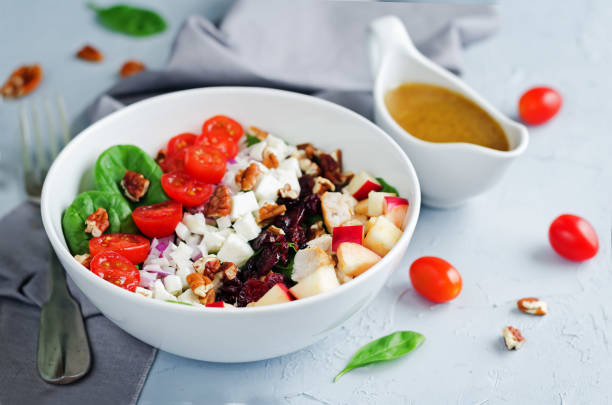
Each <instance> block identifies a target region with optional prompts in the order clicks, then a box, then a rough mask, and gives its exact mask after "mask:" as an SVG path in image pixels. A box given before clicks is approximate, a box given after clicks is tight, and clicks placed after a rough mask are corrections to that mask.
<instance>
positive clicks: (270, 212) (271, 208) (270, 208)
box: [257, 204, 287, 224]
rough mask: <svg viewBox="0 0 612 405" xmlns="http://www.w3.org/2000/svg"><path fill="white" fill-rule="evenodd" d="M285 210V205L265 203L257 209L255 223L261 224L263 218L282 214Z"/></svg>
mask: <svg viewBox="0 0 612 405" xmlns="http://www.w3.org/2000/svg"><path fill="white" fill-rule="evenodd" d="M285 211H287V207H285V205H284V204H283V205H278V204H265V205H264V206H263V207H261V208H260V209H259V211H257V223H258V224H262V223H263V222H264V221H265V220H267V219H270V218H274V217H277V216H279V215H283V214H284V213H285Z"/></svg>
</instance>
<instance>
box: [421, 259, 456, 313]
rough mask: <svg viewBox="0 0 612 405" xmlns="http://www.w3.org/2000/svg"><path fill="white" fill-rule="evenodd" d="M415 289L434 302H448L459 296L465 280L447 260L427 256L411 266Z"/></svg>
mask: <svg viewBox="0 0 612 405" xmlns="http://www.w3.org/2000/svg"><path fill="white" fill-rule="evenodd" d="M410 280H411V281H412V286H413V287H414V289H415V290H416V291H417V292H418V293H419V294H421V295H422V296H423V297H425V298H427V299H428V300H430V301H433V302H446V301H450V300H452V299H453V298H455V297H457V295H459V293H460V292H461V287H462V285H463V282H462V280H461V274H459V272H458V271H457V269H455V268H454V267H453V266H452V265H451V264H450V263H449V262H447V261H446V260H443V259H440V258H439V257H433V256H425V257H421V258H420V259H417V260H415V261H414V263H412V265H411V266H410Z"/></svg>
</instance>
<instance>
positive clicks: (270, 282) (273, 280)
mask: <svg viewBox="0 0 612 405" xmlns="http://www.w3.org/2000/svg"><path fill="white" fill-rule="evenodd" d="M264 283H266V285H267V286H268V288H272V287H274V286H275V285H276V284H278V283H283V284H285V276H283V275H282V274H280V273H275V272H273V271H271V272H269V273H268V274H267V275H266V278H265V279H264Z"/></svg>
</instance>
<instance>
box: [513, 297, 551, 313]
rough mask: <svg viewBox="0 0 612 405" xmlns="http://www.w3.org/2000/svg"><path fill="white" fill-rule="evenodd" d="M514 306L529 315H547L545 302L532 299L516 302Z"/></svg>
mask: <svg viewBox="0 0 612 405" xmlns="http://www.w3.org/2000/svg"><path fill="white" fill-rule="evenodd" d="M516 306H517V307H518V309H519V310H520V311H521V312H524V313H526V314H530V315H546V314H547V313H548V308H547V305H546V301H542V300H539V299H537V298H533V297H529V298H522V299H520V300H518V301H517V303H516Z"/></svg>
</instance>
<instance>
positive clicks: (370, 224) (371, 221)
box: [364, 217, 378, 235]
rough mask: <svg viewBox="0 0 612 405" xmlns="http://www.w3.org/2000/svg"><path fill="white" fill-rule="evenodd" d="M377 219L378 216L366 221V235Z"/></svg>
mask: <svg viewBox="0 0 612 405" xmlns="http://www.w3.org/2000/svg"><path fill="white" fill-rule="evenodd" d="M377 219H378V217H372V218H370V219H368V222H366V224H365V228H364V231H365V233H364V234H365V235H367V234H368V232H370V229H372V226H374V224H375V223H376V220H377Z"/></svg>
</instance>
